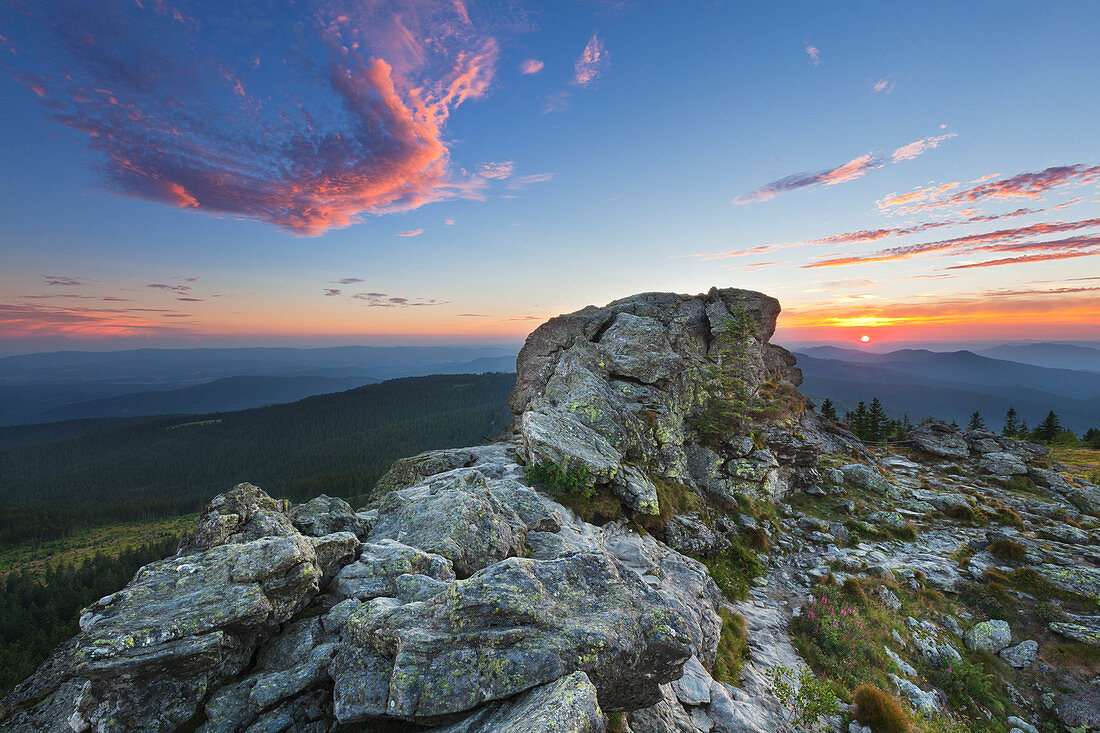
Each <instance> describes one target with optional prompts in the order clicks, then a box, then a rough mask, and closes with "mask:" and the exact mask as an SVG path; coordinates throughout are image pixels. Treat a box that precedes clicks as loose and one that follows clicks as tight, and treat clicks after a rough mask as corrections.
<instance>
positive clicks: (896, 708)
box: [852, 685, 910, 733]
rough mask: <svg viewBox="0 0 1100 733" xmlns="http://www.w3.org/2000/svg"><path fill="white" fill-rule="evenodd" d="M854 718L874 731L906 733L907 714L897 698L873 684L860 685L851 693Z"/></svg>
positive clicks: (879, 732)
mask: <svg viewBox="0 0 1100 733" xmlns="http://www.w3.org/2000/svg"><path fill="white" fill-rule="evenodd" d="M852 702H853V703H855V705H856V711H855V715H856V720H858V721H859V722H861V723H863V724H864V725H869V726H871V728H872V729H874V730H875V731H876V733H907V732H908V731H909V729H910V722H909V715H908V714H907V713H906V712H905V710H904V709H903V708H902V707H901V705H900V704H899V703H898V701H897V700H895V699H894V698H892V697H890V696H889V695H887V694H886V693H885V692H883V691H882V690H880V689H879V688H877V687H875V686H874V685H860V686H859V687H857V688H856V691H855V692H854V693H852Z"/></svg>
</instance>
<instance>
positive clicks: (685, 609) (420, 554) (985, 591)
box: [0, 289, 1100, 733]
mask: <svg viewBox="0 0 1100 733" xmlns="http://www.w3.org/2000/svg"><path fill="white" fill-rule="evenodd" d="M778 314H779V303H778V302H777V301H776V300H774V299H773V298H770V297H767V296H765V295H762V294H760V293H755V292H749V291H742V290H718V289H714V290H711V291H710V292H709V293H707V294H705V295H697V296H686V295H675V294H670V293H646V294H642V295H636V296H633V297H630V298H626V299H624V300H619V301H616V302H614V303H611V304H609V305H607V306H605V307H602V308H597V307H588V308H585V309H583V310H580V311H578V312H576V313H572V314H568V315H564V316H560V317H557V318H554V319H551V320H550V321H548V322H547V323H545V324H543V325H542V326H541V327H540V328H538V329H537V330H536V331H535V332H534V333H532V334H531V336H530V337H529V338H528V339H527V343H526V344H525V346H524V347H523V350H522V352H521V353H520V356H519V360H518V363H517V375H516V386H515V390H514V391H513V393H512V396H511V399H510V406H511V409H512V412H513V414H514V416H515V419H514V422H513V424H512V426H511V427H510V429H509V430H508V431H506V432H505V434H504V435H502V436H501V437H500V438H499V439H498V440H497V441H496V442H494V443H491V444H487V445H481V446H474V447H469V448H459V449H448V450H440V451H433V452H429V453H424V454H421V455H418V456H414V457H411V458H406V459H403V460H400V461H398V462H396V463H395V464H394V465H393V467H392V468H391V470H390V471H389V473H387V474H386V475H385V476H384V477H383V478H382V479H381V480H379V481H378V483H377V485H376V486H375V487H374V491H373V493H372V501H371V504H370V505H369V506H366V507H361V508H353V507H351V506H349V505H348V504H347V503H346V502H344V501H342V500H341V499H339V498H335V497H329V496H319V497H317V498H315V499H313V500H311V501H309V502H307V503H305V504H301V505H298V506H291V505H290V504H289V503H287V502H285V501H280V500H277V499H274V498H272V497H271V496H269V495H268V494H266V493H265V492H264V491H263V490H261V489H260V488H258V487H256V486H253V485H251V484H247V483H244V484H240V485H238V486H235V487H233V488H232V489H230V490H229V491H227V492H226V493H224V494H222V495H220V496H217V497H216V498H214V499H213V500H212V501H211V502H210V504H209V505H208V506H207V507H206V509H205V510H204V511H203V513H202V515H201V516H200V518H199V519H198V521H197V524H196V526H195V528H194V530H193V531H192V532H191V534H190V535H188V536H187V537H186V538H185V539H184V540H183V541H182V543H181V544H180V547H179V551H178V552H177V554H176V555H174V556H173V557H170V558H167V559H164V560H160V561H158V562H154V563H152V564H150V565H147V566H145V567H143V568H141V570H139V571H138V573H137V574H136V575H135V576H134V578H133V579H132V580H131V581H130V583H129V584H128V585H127V586H126V587H125V588H122V589H121V590H119V591H118V592H116V593H113V594H112V595H109V596H107V597H105V598H102V599H100V600H99V601H97V602H96V603H94V604H93V605H92V606H90V607H89V608H87V609H86V610H85V611H84V612H83V614H82V616H81V618H80V632H79V634H78V635H77V636H76V637H74V638H73V639H72V640H70V641H69V642H68V643H66V644H64V645H62V646H61V647H59V648H58V649H56V650H55V651H54V653H53V654H52V656H51V657H50V658H49V660H48V661H47V662H46V663H45V664H43V665H42V667H41V668H40V669H39V670H38V671H37V672H36V673H35V674H34V675H32V676H31V677H30V678H28V679H27V680H25V681H24V682H23V683H22V684H20V685H19V686H18V687H17V688H16V689H15V690H14V691H13V692H12V693H11V694H9V695H8V696H7V697H6V698H5V699H4V700H3V701H2V702H0V728H2V729H3V730H5V731H68V732H72V731H76V732H78V733H79V732H82V731H103V732H106V731H177V730H178V731H201V732H204V733H214V732H225V733H229V732H231V731H249V732H252V733H258V732H259V731H267V732H271V733H275V732H278V731H309V732H317V733H320V732H322V731H368V732H370V731H376V732H378V733H382V732H383V731H420V730H434V731H447V732H448V733H489V732H516V733H519V732H521V731H531V732H535V733H538V732H547V733H548V732H550V731H568V732H572V733H592V732H595V731H605V730H608V731H616V732H618V733H624V732H628V731H632V732H633V733H660V732H663V731H675V732H676V733H743V732H746V731H778V730H796V729H802V730H810V729H813V728H814V727H815V726H819V727H824V728H825V729H831V730H841V729H843V730H848V731H852V732H855V733H858V732H860V731H868V730H900V729H899V728H886V727H882V726H883V725H885V724H884V723H882V721H881V720H880V719H879V718H876V717H874V715H872V714H871V712H872V709H871V706H870V704H868V703H866V702H864V703H862V704H861V703H859V702H858V701H859V700H866V699H867V698H866V693H864V692H862V691H855V694H853V692H854V688H855V687H856V686H857V685H860V684H873V685H875V686H876V687H877V688H878V693H879V694H883V695H884V696H885V698H887V699H888V700H893V701H894V702H895V703H896V704H897V705H899V706H900V708H901V710H902V712H901V714H902V715H904V716H907V719H908V720H909V722H908V723H906V725H915V726H917V728H915V729H917V730H929V731H932V730H935V731H956V730H957V731H966V730H990V731H993V730H1003V731H1008V730H1011V731H1013V733H1018V732H1019V733H1022V732H1025V731H1036V730H1040V729H1041V730H1044V731H1049V730H1062V729H1067V728H1071V727H1072V728H1074V729H1075V730H1088V729H1089V727H1090V726H1091V727H1092V728H1093V729H1095V728H1097V727H1100V681H1098V680H1100V678H1097V677H1096V672H1095V670H1096V669H1097V664H1098V662H1097V660H1098V659H1100V652H1098V647H1100V607H1098V604H1100V552H1098V551H1097V544H1098V543H1100V530H1098V527H1100V520H1098V519H1097V517H1098V516H1100V487H1097V486H1095V485H1093V484H1091V483H1089V482H1088V481H1085V480H1083V479H1082V478H1080V477H1077V476H1073V475H1072V474H1070V473H1068V472H1066V471H1065V470H1064V467H1063V466H1060V465H1058V464H1057V463H1055V462H1052V461H1050V460H1048V459H1047V449H1046V448H1045V447H1044V446H1039V445H1035V444H1031V443H1024V442H1020V441H1016V440H1011V439H1007V438H1002V437H1000V436H998V435H994V434H992V433H987V432H984V431H968V432H961V431H959V430H957V429H956V428H954V427H952V426H949V425H945V424H942V423H935V422H932V423H926V424H923V425H921V426H919V427H918V428H916V429H915V430H914V431H913V432H912V433H911V434H910V435H909V436H908V438H907V439H906V440H905V441H902V442H900V443H898V444H895V445H891V446H889V448H882V447H879V448H876V449H874V450H873V451H872V450H869V449H868V448H866V447H864V446H863V445H862V444H861V443H860V441H859V440H858V439H857V438H855V436H853V435H852V434H850V433H848V432H847V431H846V430H844V429H843V428H841V427H838V426H837V425H835V424H833V423H832V422H831V421H829V420H827V419H825V418H824V417H822V416H820V415H819V414H818V413H816V412H815V411H814V410H813V409H812V408H813V405H812V404H810V403H809V402H807V401H806V400H805V399H804V398H803V397H802V396H801V395H800V394H799V392H798V390H797V387H798V385H799V384H800V382H801V374H800V372H799V370H798V369H797V367H796V366H795V360H794V358H793V357H792V356H791V354H790V353H789V352H787V351H786V350H784V349H782V348H781V347H779V346H776V345H773V344H771V343H769V339H770V338H771V336H772V334H773V331H774V328H775V322H776V318H777V316H778ZM785 672H790V673H791V675H792V677H791V679H797V680H798V683H797V684H796V685H795V688H796V689H800V692H798V693H797V694H784V692H783V689H782V686H781V685H778V684H777V683H776V680H777V679H780V678H782V676H783V674H784V673H785ZM815 680H816V682H815ZM811 683H813V684H811ZM861 690H862V688H861ZM815 691H816V692H815ZM814 695H816V697H813V696H814ZM861 695H863V696H862V697H861ZM811 698H813V699H812V700H811ZM838 698H839V699H838ZM814 701H816V703H821V706H820V707H821V709H820V711H819V712H820V714H819V715H817V716H816V718H815V717H812V715H811V714H812V712H813V711H812V710H810V708H811V707H812V705H811V704H810V703H811V702H814ZM808 711H809V712H808ZM933 725H934V726H937V727H930V726H933ZM797 726H801V728H798V727H797ZM925 726H929V727H925Z"/></svg>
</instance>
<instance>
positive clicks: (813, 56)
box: [806, 44, 821, 66]
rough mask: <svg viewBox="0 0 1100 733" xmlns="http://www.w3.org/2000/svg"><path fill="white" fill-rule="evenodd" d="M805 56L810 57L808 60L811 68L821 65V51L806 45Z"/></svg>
mask: <svg viewBox="0 0 1100 733" xmlns="http://www.w3.org/2000/svg"><path fill="white" fill-rule="evenodd" d="M806 55H807V56H809V57H810V59H809V60H810V64H811V65H812V66H820V65H821V51H820V50H818V48H817V46H811V45H810V44H806Z"/></svg>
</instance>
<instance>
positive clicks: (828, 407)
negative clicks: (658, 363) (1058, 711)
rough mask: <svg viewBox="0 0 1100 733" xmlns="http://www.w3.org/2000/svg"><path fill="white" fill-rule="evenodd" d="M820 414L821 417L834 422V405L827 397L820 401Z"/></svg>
mask: <svg viewBox="0 0 1100 733" xmlns="http://www.w3.org/2000/svg"><path fill="white" fill-rule="evenodd" d="M821 415H822V416H823V417H827V418H828V419H830V420H832V421H833V422H836V406H835V405H834V404H833V401H832V400H830V399H829V398H828V397H826V398H825V401H824V402H822V403H821Z"/></svg>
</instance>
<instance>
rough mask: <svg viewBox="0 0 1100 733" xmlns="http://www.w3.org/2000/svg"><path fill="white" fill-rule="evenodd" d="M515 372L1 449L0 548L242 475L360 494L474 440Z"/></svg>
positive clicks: (291, 493)
mask: <svg viewBox="0 0 1100 733" xmlns="http://www.w3.org/2000/svg"><path fill="white" fill-rule="evenodd" d="M514 381H515V376H514V375H511V374H483V375H436V376H430V377H410V378H407V379H397V380H392V381H389V382H383V383H381V384H374V385H368V386H365V387H360V388H358V389H353V390H349V391H347V392H342V393H337V394H329V395H319V396H317V397H311V398H308V399H305V400H301V401H299V402H294V403H290V404H284V405H274V406H271V407H263V408H258V409H253V410H243V411H240V412H231V413H222V414H216V415H204V416H191V417H187V418H184V419H180V418H171V419H169V418H165V419H158V420H155V421H153V422H150V423H145V424H142V425H138V426H130V427H125V428H122V429H120V430H115V431H111V432H106V433H98V434H95V435H89V436H85V437H81V438H76V439H71V440H65V441H61V442H55V443H48V444H42V445H32V446H22V447H14V448H8V449H5V450H2V451H0V546H2V545H5V544H8V545H10V544H12V543H18V542H23V541H29V540H44V539H54V538H57V537H64V536H67V535H69V534H71V533H72V532H74V531H76V530H77V529H80V528H83V527H88V526H96V525H101V524H108V523H117V522H124V521H140V520H144V519H152V518H161V517H169V516H176V515H179V514H187V513H191V512H196V511H199V510H200V509H201V508H202V507H203V506H204V505H205V504H206V502H208V501H209V500H210V499H211V498H212V497H213V496H215V495H216V494H218V493H221V492H223V491H226V490H227V489H229V488H230V487H231V486H233V485H235V484H237V483H240V482H242V481H249V482H251V483H254V484H257V485H258V486H260V487H262V488H263V489H265V490H266V491H268V492H269V493H271V494H272V495H275V496H281V497H286V498H289V499H292V500H294V501H303V500H306V499H309V498H311V497H313V496H316V495H318V494H321V493H327V494H338V495H340V496H343V497H345V498H347V499H349V500H350V501H352V503H355V502H362V501H365V499H366V496H367V495H368V494H369V492H370V490H371V488H372V487H373V485H374V482H375V481H377V480H378V478H379V477H380V476H381V475H382V474H383V473H384V472H385V471H386V470H388V469H389V466H390V464H391V463H392V462H393V461H394V460H396V459H398V458H403V457H405V456H409V455H414V454H416V453H419V452H421V451H425V450H431V449H435V448H448V447H456V446H461V445H476V444H479V443H483V442H485V439H486V438H487V437H491V436H494V435H497V434H499V433H500V432H501V431H503V430H504V429H505V428H506V427H507V425H508V422H509V421H510V419H511V417H512V416H511V412H510V411H509V410H508V406H507V399H508V394H509V392H510V391H511V389H512V386H513V384H514Z"/></svg>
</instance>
